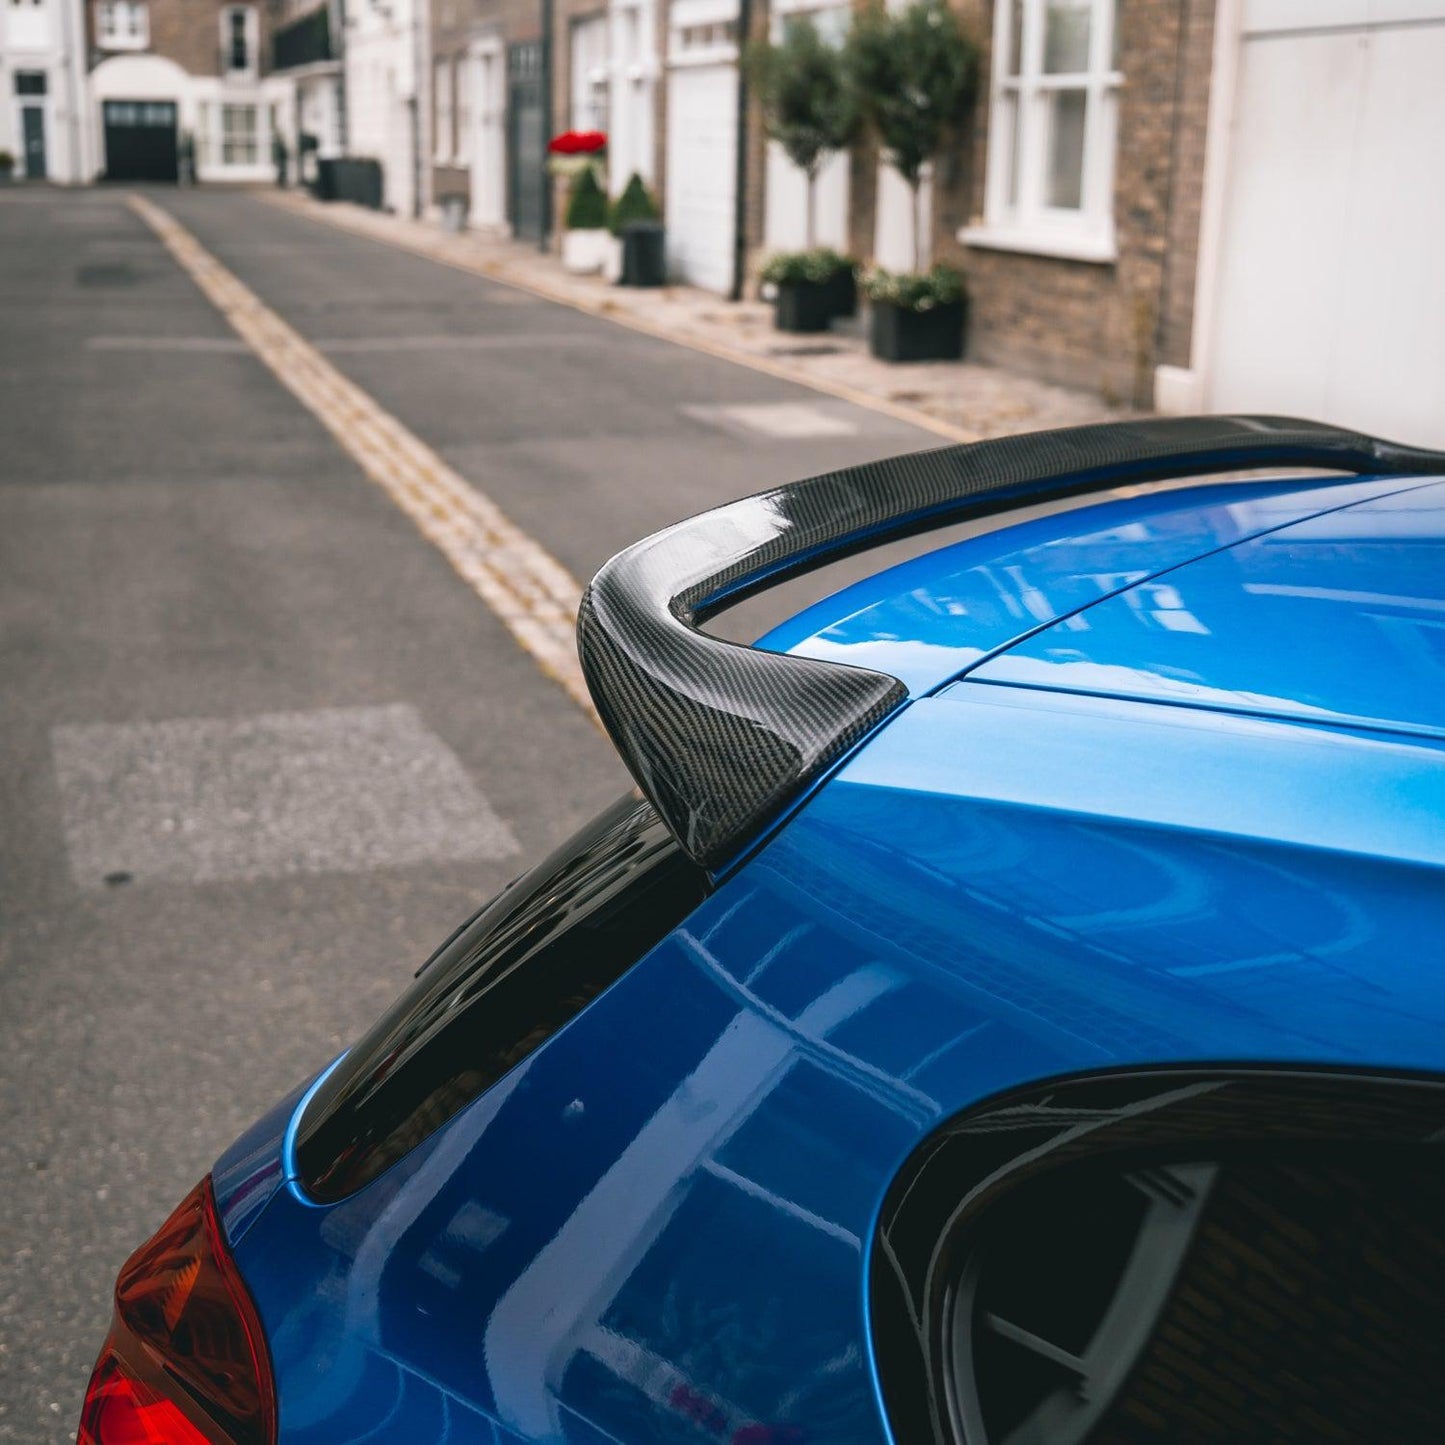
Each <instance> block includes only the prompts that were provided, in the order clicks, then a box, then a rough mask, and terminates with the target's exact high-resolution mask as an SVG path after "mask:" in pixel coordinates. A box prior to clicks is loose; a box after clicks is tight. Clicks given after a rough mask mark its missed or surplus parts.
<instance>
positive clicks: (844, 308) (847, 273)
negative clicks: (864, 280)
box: [823, 266, 858, 316]
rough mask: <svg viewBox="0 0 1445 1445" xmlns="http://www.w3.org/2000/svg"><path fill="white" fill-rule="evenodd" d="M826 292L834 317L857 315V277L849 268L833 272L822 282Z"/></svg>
mask: <svg viewBox="0 0 1445 1445" xmlns="http://www.w3.org/2000/svg"><path fill="white" fill-rule="evenodd" d="M823 285H824V286H825V287H826V288H827V291H828V302H829V305H830V306H831V307H832V308H833V315H834V316H856V315H857V314H858V275H857V272H855V271H854V270H853V268H852V267H851V266H849V267H847V268H846V269H845V270H842V271H834V272H833V274H832V275H831V276H830V277H829V278H828V279H827V280H826V281H825V282H823Z"/></svg>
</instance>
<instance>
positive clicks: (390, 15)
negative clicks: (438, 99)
mask: <svg viewBox="0 0 1445 1445" xmlns="http://www.w3.org/2000/svg"><path fill="white" fill-rule="evenodd" d="M425 21H426V14H425V4H424V0H390V3H389V4H387V5H384V6H383V5H379V4H377V3H376V0H356V3H355V4H351V5H348V6H347V20H346V97H347V137H348V150H349V153H350V154H351V155H353V156H358V157H367V158H369V159H372V160H378V161H380V162H381V165H382V172H383V175H382V196H383V203H384V204H385V205H386V206H387V207H389V208H390V209H392V210H394V211H396V212H397V213H398V214H399V215H404V216H409V215H411V214H412V212H413V209H414V205H415V204H416V202H417V201H418V200H421V201H422V202H424V201H425V199H426V197H425V194H423V195H422V196H421V197H420V198H418V197H417V195H416V185H415V179H416V171H417V162H416V156H417V154H418V148H419V154H420V170H421V175H422V184H423V189H424V191H425V187H426V183H427V179H428V178H429V176H430V173H431V159H430V158H431V143H430V137H429V135H428V130H429V126H428V123H427V118H428V109H429V101H428V87H427V78H426V76H424V75H423V74H422V73H421V69H420V64H419V62H420V59H421V57H422V55H424V54H425V43H426V37H425V33H424V30H423V27H424V25H425Z"/></svg>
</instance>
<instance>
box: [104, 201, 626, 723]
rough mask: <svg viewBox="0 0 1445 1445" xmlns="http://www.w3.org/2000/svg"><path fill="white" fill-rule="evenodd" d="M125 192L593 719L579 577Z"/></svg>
mask: <svg viewBox="0 0 1445 1445" xmlns="http://www.w3.org/2000/svg"><path fill="white" fill-rule="evenodd" d="M128 199H129V204H130V207H131V209H132V210H133V211H134V212H135V213H136V214H137V215H138V216H140V218H141V219H142V220H143V221H145V223H146V224H147V225H148V226H149V227H150V228H151V229H152V230H153V231H154V232H155V233H156V235H157V236H158V237H159V238H160V240H161V241H162V242H163V243H164V245H165V246H166V248H167V250H169V251H170V253H171V255H172V256H174V257H175V259H176V260H177V262H179V263H180V265H181V267H182V268H183V269H184V270H185V271H186V272H187V273H188V274H189V275H190V277H191V279H192V280H193V281H195V283H196V285H197V286H199V287H200V289H201V291H202V292H203V293H204V294H205V296H206V297H207V298H208V299H209V300H210V301H211V303H212V304H213V305H214V306H215V307H216V309H217V310H218V311H219V312H220V313H221V314H222V315H223V316H224V317H225V318H226V320H227V321H228V322H230V324H231V326H232V327H233V328H234V329H235V331H236V333H237V334H238V335H239V336H240V337H241V338H242V340H244V341H245V342H246V343H247V345H248V346H250V347H251V349H252V350H253V351H254V352H255V353H256V355H257V356H258V357H260V359H261V360H262V361H263V362H265V364H266V365H267V366H268V367H270V369H271V371H272V372H273V373H274V374H275V376H276V378H277V379H278V380H279V381H280V382H281V384H282V385H283V386H285V387H286V388H287V389H288V390H289V391H290V392H291V393H292V394H293V395H294V396H295V397H296V398H297V399H298V400H299V401H300V402H301V403H302V404H303V405H304V406H305V407H307V409H308V410H310V411H311V412H312V413H313V414H314V415H315V416H316V417H317V419H318V420H319V421H320V422H321V424H322V425H323V426H324V427H326V429H327V430H328V431H329V432H330V433H331V434H332V436H334V437H335V438H336V441H337V443H338V444H339V445H340V446H341V447H342V449H343V450H344V451H346V452H347V453H348V454H349V455H350V456H352V457H353V458H354V459H355V460H356V462H357V463H358V464H359V465H360V467H361V469H362V470H363V471H364V472H365V473H366V475H367V476H368V477H370V478H371V479H372V481H374V482H375V483H376V484H377V485H378V486H380V487H381V488H382V489H383V490H384V491H385V492H386V493H387V495H388V496H390V497H391V499H392V500H393V501H394V502H395V503H396V504H397V506H399V507H400V508H401V509H402V511H403V512H405V513H406V514H407V516H409V517H410V518H411V519H412V521H413V522H414V523H415V524H416V526H417V528H418V530H419V531H420V532H421V533H422V535H423V536H424V537H426V539H427V540H428V541H429V542H431V543H432V544H433V545H434V546H435V547H436V548H437V549H438V550H439V551H440V552H441V553H442V555H443V556H445V557H446V559H447V561H448V562H450V563H451V565H452V566H453V568H455V569H456V571H457V573H458V575H460V576H461V577H462V578H463V579H464V580H465V581H466V582H467V583H468V585H469V586H470V587H471V588H472V590H473V591H474V592H476V594H477V595H478V596H479V597H480V598H481V599H482V600H483V601H484V602H485V603H486V604H487V605H488V606H489V607H490V608H491V609H492V611H493V612H495V613H496V614H497V616H498V617H500V618H501V619H502V621H503V623H505V624H506V626H507V628H508V629H509V630H510V632H511V633H512V635H513V637H515V638H516V640H517V641H518V643H520V644H521V646H522V647H523V648H524V649H525V650H526V651H527V652H528V653H530V654H531V656H532V658H533V659H534V660H535V661H536V663H537V665H538V666H539V667H540V668H541V669H542V671H543V672H545V673H546V674H547V675H548V676H549V677H551V678H553V679H555V680H556V681H557V682H559V683H560V684H561V685H562V687H563V688H565V689H566V691H567V694H568V696H569V697H571V698H572V700H573V701H574V702H575V703H576V704H577V705H578V706H579V707H581V708H583V709H584V710H585V711H586V712H587V713H588V714H589V716H591V717H592V719H593V721H594V722H595V721H597V717H596V713H595V712H594V711H593V708H592V700H591V698H590V697H589V696H588V693H587V684H586V682H585V681H584V680H583V677H582V669H581V666H580V665H579V664H578V661H577V647H576V624H577V605H578V602H579V601H580V600H581V596H582V587H581V584H580V583H579V582H578V581H577V580H576V578H574V577H573V576H572V575H571V574H570V573H569V572H568V571H567V569H566V568H565V567H563V566H562V564H561V563H560V562H558V561H557V559H556V558H555V557H553V556H552V555H551V554H550V553H549V552H547V551H546V550H545V549H544V548H543V547H541V546H540V545H539V544H538V543H537V542H535V541H534V540H533V539H532V538H531V537H529V536H528V535H527V534H526V533H525V532H523V531H522V530H521V529H520V528H519V527H517V526H516V525H515V524H514V523H512V522H511V521H509V520H508V518H507V517H506V516H505V515H504V514H503V513H502V511H501V509H500V508H498V507H497V505H496V504H495V503H494V502H492V501H491V500H489V499H488V498H487V497H485V496H484V495H483V494H482V493H481V492H479V491H478V490H477V489H476V488H475V487H473V486H472V485H471V483H469V482H468V481H466V480H465V479H464V478H463V477H461V476H460V475H458V474H457V473H456V472H455V471H453V470H452V468H451V467H449V466H448V465H447V464H446V463H445V462H444V461H443V460H442V459H441V458H440V457H439V456H438V455H437V454H436V453H435V452H434V451H432V450H431V448H430V447H428V446H426V445H425V444H424V443H423V442H422V441H420V440H419V439H418V438H417V437H416V436H415V435H413V434H412V433H411V432H410V431H408V430H407V428H406V427H404V426H403V425H402V424H401V423H400V422H399V421H398V420H397V419H396V418H395V417H394V416H392V415H391V414H390V413H389V412H388V411H386V410H385V409H384V408H382V407H380V406H378V405H377V403H376V402H375V401H373V400H372V399H371V397H370V396H368V395H367V394H366V393H365V392H364V391H362V390H361V388H360V387H358V386H356V385H355V384H354V383H353V382H351V381H349V380H348V379H347V378H346V377H345V376H343V375H342V374H341V373H340V372H339V371H338V370H337V369H336V368H335V367H334V366H332V365H331V363H330V362H329V361H327V360H326V358H325V357H323V356H322V355H321V353H320V352H319V351H317V350H316V348H315V347H314V346H312V345H311V344H310V343H309V342H308V341H306V340H305V339H304V338H302V337H301V336H300V335H299V334H298V333H297V332H296V331H294V330H293V329H292V328H291V327H290V326H288V325H287V324H286V322H284V321H283V320H282V319H281V318H280V317H279V316H278V315H276V313H275V312H274V311H272V310H271V309H270V308H269V307H268V306H266V305H265V303H264V302H262V301H261V300H260V298H259V297H257V296H256V295H255V293H254V292H252V291H251V290H249V289H248V288H247V287H246V286H245V285H243V284H242V282H241V281H239V280H238V279H237V278H236V277H235V276H234V275H232V273H231V272H230V271H229V270H227V269H226V267H225V266H223V265H222V264H221V263H220V262H219V261H218V260H217V259H216V258H215V257H214V256H212V255H211V254H210V252H209V251H207V250H206V249H205V247H203V246H202V245H201V243H200V242H199V241H198V240H196V238H195V237H194V236H193V235H191V233H190V232H189V231H188V230H186V228H185V227H184V226H182V225H181V224H180V223H179V222H178V221H177V220H176V219H175V218H174V217H173V216H171V215H170V213H169V212H167V211H165V210H163V209H162V208H161V207H159V206H157V205H156V204H155V203H154V202H152V201H150V200H148V199H147V198H145V197H144V196H138V195H132V196H130V197H129V198H128Z"/></svg>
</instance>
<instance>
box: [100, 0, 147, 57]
mask: <svg viewBox="0 0 1445 1445" xmlns="http://www.w3.org/2000/svg"><path fill="white" fill-rule="evenodd" d="M150 28H151V27H150V15H149V12H148V11H147V8H146V5H145V0H100V3H99V4H98V5H97V6H96V7H95V43H96V44H97V45H98V46H99V47H100V48H101V49H102V50H144V49H145V48H146V46H147V45H149V44H150Z"/></svg>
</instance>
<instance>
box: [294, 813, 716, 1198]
mask: <svg viewBox="0 0 1445 1445" xmlns="http://www.w3.org/2000/svg"><path fill="white" fill-rule="evenodd" d="M710 891H711V882H710V880H709V878H708V875H707V874H706V872H704V870H703V869H701V868H700V867H698V865H697V864H695V863H694V862H692V861H691V859H689V858H688V857H687V856H686V854H684V853H683V852H682V850H681V849H680V848H679V847H678V845H677V843H676V842H675V840H674V839H673V837H672V835H671V834H670V833H669V832H668V830H667V829H666V828H665V827H664V826H663V824H662V822H661V821H660V819H659V818H658V816H657V814H656V812H655V811H654V809H653V808H652V805H651V804H650V803H646V802H643V801H641V800H640V799H638V798H637V797H636V796H635V795H632V794H629V795H627V796H625V797H623V798H621V799H619V800H618V801H617V802H616V803H614V804H613V805H612V807H610V808H608V809H606V810H605V811H604V812H602V813H601V814H599V815H598V817H597V818H595V819H594V820H593V821H592V822H591V823H589V824H588V825H587V826H586V827H585V828H583V829H582V830H581V831H580V832H578V833H577V834H576V835H575V836H574V837H573V838H571V839H569V840H568V842H567V843H565V844H564V845H563V846H562V847H561V848H559V849H557V851H556V852H555V853H553V854H551V856H550V857H548V858H546V859H545V860H544V861H543V862H542V863H540V864H538V865H537V867H535V868H533V869H532V870H531V871H530V872H528V873H525V874H523V875H522V877H520V878H518V879H516V880H514V881H513V882H512V883H510V884H508V886H507V887H506V888H504V889H503V890H502V892H501V893H499V894H498V895H497V897H496V898H494V899H493V900H492V902H491V903H489V904H488V905H487V906H486V907H485V908H483V909H482V910H481V911H480V912H479V913H477V914H476V915H475V916H474V917H473V918H472V919H471V920H469V921H468V922H467V923H465V924H463V925H462V927H461V928H459V929H458V930H457V931H456V932H455V933H454V934H453V935H452V937H451V938H450V939H449V940H448V941H447V942H446V943H445V944H443V945H442V947H441V948H440V949H439V950H438V951H437V952H436V953H435V954H434V955H433V956H432V957H431V958H430V959H429V960H428V961H427V962H426V963H425V964H424V965H423V966H422V968H421V969H420V970H418V973H417V977H416V981H415V982H414V983H413V984H412V985H411V987H410V988H408V989H407V990H406V991H405V992H404V993H403V994H402V995H401V997H400V998H399V999H397V1001H396V1002H395V1003H394V1004H393V1005H392V1006H391V1007H390V1008H389V1009H388V1010H387V1011H386V1013H384V1014H383V1015H382V1017H381V1018H380V1019H378V1020H377V1022H376V1023H375V1024H374V1025H373V1026H372V1027H371V1028H370V1029H369V1030H368V1031H367V1032H366V1034H365V1035H363V1037H362V1038H361V1039H360V1040H358V1042H357V1043H356V1044H355V1045H354V1046H353V1047H352V1049H351V1050H350V1052H349V1053H348V1054H347V1055H346V1057H345V1058H344V1059H343V1060H342V1061H341V1063H340V1064H339V1065H338V1066H337V1067H336V1069H335V1070H333V1072H332V1073H331V1075H330V1076H329V1077H328V1078H327V1080H326V1081H325V1083H324V1084H322V1086H321V1087H320V1088H319V1089H318V1090H317V1092H316V1094H315V1095H314V1096H313V1097H312V1099H311V1101H310V1103H309V1104H308V1105H307V1108H306V1112H305V1114H304V1115H303V1116H302V1118H301V1120H300V1123H299V1126H298V1128H297V1134H296V1163H297V1172H298V1174H299V1177H300V1181H301V1183H302V1185H303V1187H304V1188H305V1189H306V1191H307V1193H308V1194H309V1195H310V1196H311V1197H312V1198H313V1199H316V1200H318V1201H319V1202H322V1203H331V1202H334V1201H335V1200H337V1199H341V1198H344V1197H345V1196H346V1195H348V1194H351V1193H354V1192H355V1191H356V1190H357V1189H360V1188H362V1187H363V1186H364V1185H366V1184H369V1183H370V1182H371V1181H372V1180H373V1179H375V1178H376V1177H377V1176H378V1175H380V1174H381V1173H382V1172H383V1171H384V1170H386V1169H387V1168H389V1167H390V1166H391V1165H392V1164H394V1163H395V1162H396V1161H397V1160H398V1159H401V1158H402V1157H404V1156H405V1155H406V1154H408V1153H410V1151H411V1150H412V1149H414V1148H416V1146H417V1145H418V1144H420V1143H422V1142H423V1141H424V1140H425V1139H427V1138H428V1137H429V1136H430V1135H431V1134H433V1133H435V1132H436V1130H437V1129H438V1128H440V1127H441V1126H442V1125H443V1124H444V1123H446V1121H447V1120H448V1119H450V1118H452V1117H453V1116H454V1115H455V1114H457V1113H458V1112H459V1111H460V1110H461V1109H463V1108H465V1107H466V1106H467V1104H469V1103H470V1102H471V1101H472V1100H473V1099H475V1098H477V1097H478V1096H479V1095H480V1094H482V1093H483V1092H484V1091H485V1090H487V1089H488V1088H490V1087H491V1086H492V1085H493V1084H494V1083H496V1082H497V1080H498V1079H500V1078H501V1077H502V1076H503V1075H504V1074H506V1073H508V1072H510V1070H511V1069H513V1068H514V1067H515V1066H516V1065H517V1064H519V1063H521V1062H522V1060H523V1059H525V1058H526V1057H527V1056H528V1055H529V1054H531V1053H532V1052H533V1051H534V1050H535V1049H537V1048H539V1047H541V1045H542V1044H544V1043H545V1042H546V1041H547V1040H548V1039H549V1038H551V1036H552V1035H553V1034H554V1033H556V1032H557V1030H558V1029H560V1028H562V1027H563V1025H565V1024H566V1023H568V1022H569V1021H570V1020H571V1019H572V1018H574V1017H575V1016H576V1015H577V1014H578V1013H580V1012H581V1011H582V1009H584V1008H585V1007H586V1006H587V1005H588V1004H589V1003H590V1002H591V1001H592V1000H593V999H594V998H596V997H597V995H598V994H600V993H601V992H602V991H603V990H604V989H606V988H607V987H608V986H609V985H611V984H612V983H615V982H616V981H617V979H619V978H621V976H622V975H623V974H624V973H626V972H627V970H628V969H630V968H631V967H632V965H633V964H634V963H636V962H637V961H638V959H640V958H641V957H642V956H643V955H644V954H645V953H647V952H648V951H649V950H650V949H651V948H653V947H654V946H655V945H656V944H657V943H659V942H660V941H661V940H662V939H663V938H664V937H665V936H666V935H667V934H668V933H670V932H671V931H672V930H673V929H674V928H675V927H677V925H678V924H679V923H681V922H682V921H683V919H685V918H686V917H687V915H688V914H689V913H691V912H692V911H693V909H694V908H696V907H697V905H698V904H699V903H701V902H702V901H703V899H704V898H706V897H707V895H708V893H709V892H710Z"/></svg>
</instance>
